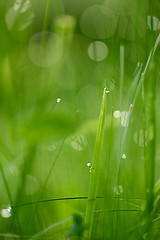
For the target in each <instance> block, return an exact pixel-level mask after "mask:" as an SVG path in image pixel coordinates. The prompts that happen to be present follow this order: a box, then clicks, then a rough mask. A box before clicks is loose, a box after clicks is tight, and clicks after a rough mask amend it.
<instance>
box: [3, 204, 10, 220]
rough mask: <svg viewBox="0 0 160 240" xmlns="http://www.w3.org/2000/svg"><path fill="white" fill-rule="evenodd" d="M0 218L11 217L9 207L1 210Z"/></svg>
mask: <svg viewBox="0 0 160 240" xmlns="http://www.w3.org/2000/svg"><path fill="white" fill-rule="evenodd" d="M1 216H2V217H4V218H9V217H11V206H8V208H6V209H1Z"/></svg>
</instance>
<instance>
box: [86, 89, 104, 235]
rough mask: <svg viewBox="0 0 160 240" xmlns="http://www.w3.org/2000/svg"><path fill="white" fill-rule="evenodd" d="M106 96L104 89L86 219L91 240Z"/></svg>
mask: <svg viewBox="0 0 160 240" xmlns="http://www.w3.org/2000/svg"><path fill="white" fill-rule="evenodd" d="M105 96H106V92H105V89H104V92H103V97H102V105H101V111H100V117H99V125H98V131H97V137H96V143H95V150H94V159H93V165H92V171H91V177H90V186H89V195H88V203H87V209H86V218H85V224H86V227H87V238H88V239H91V232H92V225H93V217H94V209H95V201H96V195H97V186H98V177H99V171H100V162H101V153H102V143H103V132H104V121H105Z"/></svg>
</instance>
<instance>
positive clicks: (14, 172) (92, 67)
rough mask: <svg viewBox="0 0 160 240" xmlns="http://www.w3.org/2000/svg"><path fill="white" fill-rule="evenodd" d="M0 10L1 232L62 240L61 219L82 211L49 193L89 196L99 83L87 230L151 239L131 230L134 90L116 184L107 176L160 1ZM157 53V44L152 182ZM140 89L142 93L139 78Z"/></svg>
mask: <svg viewBox="0 0 160 240" xmlns="http://www.w3.org/2000/svg"><path fill="white" fill-rule="evenodd" d="M0 16H1V17H0V43H1V44H0V162H1V169H0V189H1V198H0V209H1V215H0V239H23V238H26V239H55V240H60V239H65V234H66V233H67V232H68V229H69V227H70V226H71V225H72V219H70V220H68V221H66V222H63V223H59V222H60V221H62V220H64V219H67V218H70V217H72V214H73V213H74V212H79V213H85V211H86V199H64V200H53V199H54V198H76V197H87V195H88V189H89V178H90V171H91V169H90V167H91V166H92V161H93V154H94V146H95V139H96V132H97V127H98V118H99V112H100V107H101V99H102V93H103V88H104V87H106V88H107V90H108V91H109V93H108V94H107V97H106V98H107V99H106V121H105V131H104V143H103V152H102V162H101V174H100V178H99V186H98V193H97V196H98V197H102V198H100V199H97V201H96V213H95V217H94V228H93V237H92V238H93V239H97V240H101V239H106V240H109V239H149V238H145V237H146V235H145V234H143V231H141V230H139V228H136V229H134V230H133V226H134V225H135V224H136V222H137V219H138V217H139V216H140V212H141V209H142V207H143V205H144V202H145V198H146V195H145V194H146V189H145V158H144V147H145V145H146V138H147V130H144V121H143V118H144V114H143V109H142V96H141V92H140V94H139V96H138V100H137V102H136V106H135V107H134V109H133V114H132V117H131V121H130V125H129V128H128V133H127V139H126V144H125V147H124V149H123V155H122V159H121V164H120V176H119V179H118V184H119V185H118V188H117V186H116V185H115V184H116V182H115V181H116V180H115V179H116V174H117V169H118V163H119V154H120V152H121V142H122V137H121V136H122V135H123V134H124V132H125V129H126V127H127V123H126V121H127V120H126V119H127V116H128V112H129V106H130V104H132V101H133V96H134V92H135V89H136V87H137V84H138V79H139V76H140V74H141V73H142V71H143V69H144V67H145V64H146V62H147V59H148V56H149V52H150V50H151V49H152V48H153V46H154V43H155V41H156V39H157V37H158V34H159V32H160V20H159V19H160V3H159V1H158V0H157V1H144V0H143V1H130V0H128V1H127V0H122V1H118V0H112V1H111V0H106V1H102V0H92V1H91V0H81V1H77V0H46V1H42V0H39V1H36V0H33V1H31V0H16V1H15V0H14V1H13V0H7V1H1V2H0ZM151 19H153V21H151ZM151 22H152V24H151ZM120 46H124V54H125V55H124V72H123V74H124V77H123V79H124V81H123V85H122V84H121V82H120V79H121V70H120V64H121V61H120ZM159 56H160V55H159V46H158V48H157V51H156V53H155V59H156V60H155V61H156V74H155V76H156V92H157V95H156V128H157V132H156V133H157V134H156V140H157V141H156V142H157V148H156V174H155V180H158V179H159V177H160V174H159V165H160V152H159V151H160V150H159V149H160V148H159V140H160V134H159V125H160V121H159V119H160V112H159V104H160V96H159V77H160V70H159V66H160V57H159ZM144 89H145V94H146V95H145V96H147V92H148V85H147V78H146V79H145V81H144ZM145 104H146V106H147V102H146V97H145ZM115 195H116V196H117V198H118V199H120V200H118V201H117V198H115ZM49 200H50V201H49ZM56 223H59V224H57V225H56V226H53V224H56ZM49 226H51V227H50V228H48V227H49ZM158 227H159V225H158V224H157V226H155V229H158ZM157 232H159V230H156V234H157ZM36 234H37V235H36ZM38 234H39V235H38ZM156 236H157V238H155V239H159V235H156ZM71 239H78V238H76V237H71ZM153 239H154V238H153Z"/></svg>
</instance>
